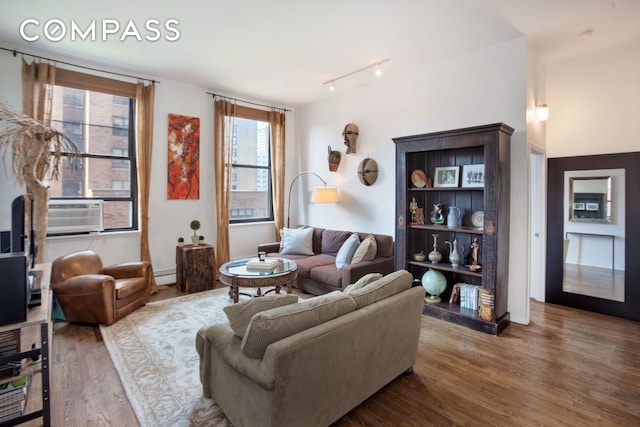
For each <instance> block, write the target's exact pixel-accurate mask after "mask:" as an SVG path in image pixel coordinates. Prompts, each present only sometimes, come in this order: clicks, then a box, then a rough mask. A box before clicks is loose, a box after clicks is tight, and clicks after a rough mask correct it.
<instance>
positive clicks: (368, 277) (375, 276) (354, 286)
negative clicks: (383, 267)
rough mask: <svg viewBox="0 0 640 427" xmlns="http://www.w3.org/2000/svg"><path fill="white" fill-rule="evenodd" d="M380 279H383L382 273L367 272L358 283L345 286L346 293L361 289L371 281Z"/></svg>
mask: <svg viewBox="0 0 640 427" xmlns="http://www.w3.org/2000/svg"><path fill="white" fill-rule="evenodd" d="M378 279H382V273H369V274H365V275H364V276H362V277H361V278H359V279H358V280H357V281H356V283H353V284H351V285H349V286H347V287H346V288H344V292H345V293H347V294H348V293H351V292H353V291H355V290H356V289H361V288H364V287H365V286H367V285H368V284H369V283H373V282H375V281H376V280H378Z"/></svg>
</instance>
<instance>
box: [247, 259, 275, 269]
mask: <svg viewBox="0 0 640 427" xmlns="http://www.w3.org/2000/svg"><path fill="white" fill-rule="evenodd" d="M277 265H278V259H277V258H265V260H264V261H260V259H259V258H252V259H250V260H249V261H248V262H247V268H250V269H253V270H273V269H274V268H276V266H277Z"/></svg>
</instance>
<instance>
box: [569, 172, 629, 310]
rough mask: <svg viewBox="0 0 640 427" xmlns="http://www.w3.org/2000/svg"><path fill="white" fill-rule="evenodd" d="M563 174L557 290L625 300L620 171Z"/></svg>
mask: <svg viewBox="0 0 640 427" xmlns="http://www.w3.org/2000/svg"><path fill="white" fill-rule="evenodd" d="M564 174H565V187H564V188H565V196H564V200H565V203H564V215H563V216H564V218H565V220H564V226H563V231H564V236H563V237H564V268H563V281H562V291H563V292H569V293H574V294H580V295H587V296H592V297H596V298H603V299H608V300H612V301H618V302H624V298H625V288H624V286H625V259H624V257H625V227H624V222H625V218H624V215H623V214H621V213H623V212H624V204H625V199H624V194H625V193H624V183H625V171H624V169H611V170H579V171H571V170H568V171H565V172H564Z"/></svg>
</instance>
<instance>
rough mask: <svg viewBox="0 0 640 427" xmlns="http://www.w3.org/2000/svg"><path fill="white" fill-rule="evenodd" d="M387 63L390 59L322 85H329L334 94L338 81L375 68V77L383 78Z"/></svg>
mask: <svg viewBox="0 0 640 427" xmlns="http://www.w3.org/2000/svg"><path fill="white" fill-rule="evenodd" d="M386 62H389V59H388V58H387V59H383V60H382V61H378V62H376V63H373V64H370V65H367V66H366V67H362V68H358V69H357V70H355V71H352V72H350V73H347V74H344V75H342V76H340V77H336V78H333V79H330V80H327V81H326V82H324V83H322V84H323V85H329V90H330V91H332V92H333V91H334V90H335V88H336V82H337V81H338V80H341V79H344V78H345V77H349V76H352V75H354V74H357V73H360V72H362V71H365V70H369V69H372V68H373V69H374V70H375V75H376V76H381V75H382V64H384V63H386Z"/></svg>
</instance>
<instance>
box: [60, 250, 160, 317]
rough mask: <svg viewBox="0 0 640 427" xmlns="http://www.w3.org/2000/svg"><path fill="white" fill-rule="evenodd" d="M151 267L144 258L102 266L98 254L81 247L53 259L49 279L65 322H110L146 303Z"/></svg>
mask: <svg viewBox="0 0 640 427" xmlns="http://www.w3.org/2000/svg"><path fill="white" fill-rule="evenodd" d="M151 271H152V270H151V265H150V263H149V262H146V261H135V262H128V263H125V264H118V265H112V266H107V267H103V265H102V260H101V259H100V256H98V254H96V253H95V252H93V251H81V252H75V253H71V254H68V255H63V256H61V257H58V258H57V259H56V260H55V261H54V262H53V265H52V267H51V283H52V289H53V293H54V295H55V297H56V299H57V300H58V303H59V304H60V308H62V311H63V313H64V315H65V317H66V319H67V320H68V321H69V322H78V323H92V324H103V325H111V324H112V323H113V322H115V321H116V320H118V319H121V318H122V317H124V316H126V315H127V314H129V313H131V312H132V311H134V310H136V309H137V308H139V307H142V306H143V305H145V304H146V303H147V301H148V300H149V291H150V286H151V274H152V272H151Z"/></svg>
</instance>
